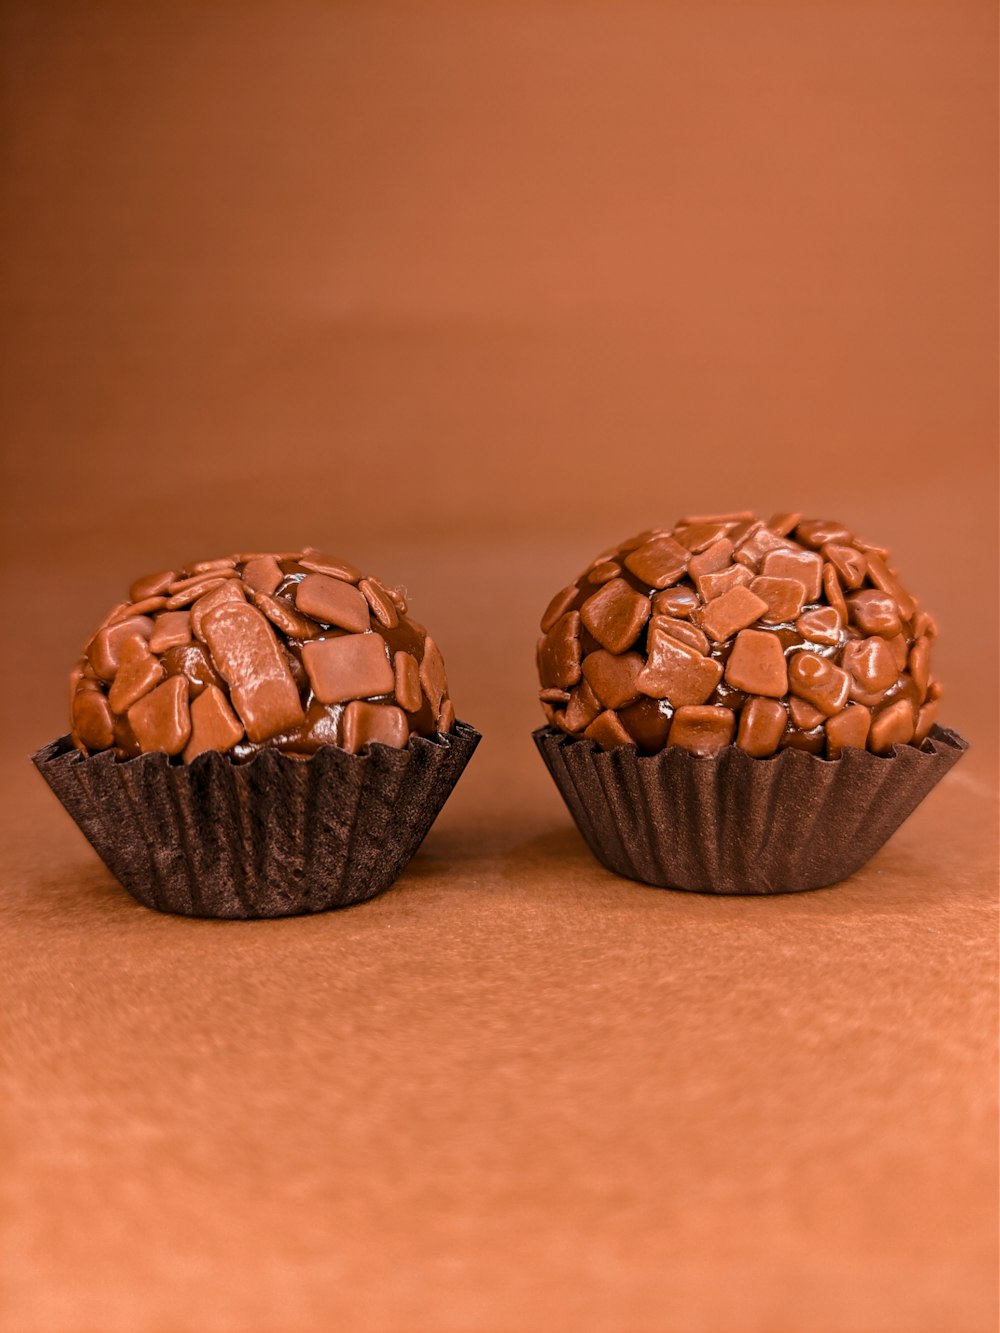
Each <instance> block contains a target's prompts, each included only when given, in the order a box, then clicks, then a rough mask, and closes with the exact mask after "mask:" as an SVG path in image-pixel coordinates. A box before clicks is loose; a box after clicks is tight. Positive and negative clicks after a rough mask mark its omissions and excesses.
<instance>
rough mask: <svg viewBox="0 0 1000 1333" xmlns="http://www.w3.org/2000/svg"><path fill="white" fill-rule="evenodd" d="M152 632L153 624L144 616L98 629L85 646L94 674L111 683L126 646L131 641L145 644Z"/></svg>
mask: <svg viewBox="0 0 1000 1333" xmlns="http://www.w3.org/2000/svg"><path fill="white" fill-rule="evenodd" d="M152 632H153V622H152V620H150V619H148V617H146V616H137V617H135V618H133V619H130V620H122V621H119V623H118V624H117V625H108V626H106V627H105V628H104V629H100V630H98V631H97V633H96V634H95V635H94V637H93V638H92V639H91V641H90V643H89V644H88V645H87V659H88V661H89V662H90V665H91V666H92V667H93V669H94V672H95V674H96V675H97V676H98V677H99V678H100V679H101V680H103V681H105V682H108V681H112V680H114V678H115V673H116V672H117V670H118V664H119V662H120V661H121V656H122V653H123V652H124V650H125V648H126V645H128V644H129V643H131V642H132V641H133V640H136V639H141V640H142V641H143V642H145V641H146V640H147V639H148V638H149V636H150V634H152Z"/></svg>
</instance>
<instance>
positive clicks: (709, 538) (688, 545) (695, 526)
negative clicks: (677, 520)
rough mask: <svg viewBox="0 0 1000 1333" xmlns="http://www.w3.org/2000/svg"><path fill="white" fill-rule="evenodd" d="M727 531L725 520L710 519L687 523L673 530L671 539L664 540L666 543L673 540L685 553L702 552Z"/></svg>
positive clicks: (727, 525) (727, 524)
mask: <svg viewBox="0 0 1000 1333" xmlns="http://www.w3.org/2000/svg"><path fill="white" fill-rule="evenodd" d="M728 531H729V523H728V522H727V521H725V520H723V521H719V520H717V519H710V520H708V521H707V522H705V523H688V524H686V525H684V526H682V527H678V528H676V529H675V531H674V533H673V536H672V538H671V537H667V538H664V540H666V541H670V540H672V539H673V540H675V541H676V542H677V544H678V545H679V546H682V547H684V549H685V550H687V551H693V552H694V551H704V550H705V549H706V548H707V547H709V546H713V545H714V544H715V543H716V542H717V541H718V540H719V539H720V538H721V537H724V536H725V535H726V533H727V532H728Z"/></svg>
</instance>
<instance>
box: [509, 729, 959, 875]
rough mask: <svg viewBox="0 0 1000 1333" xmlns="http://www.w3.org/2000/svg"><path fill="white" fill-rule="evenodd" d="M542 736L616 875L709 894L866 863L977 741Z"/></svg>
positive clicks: (589, 835) (551, 765)
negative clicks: (832, 753) (802, 746)
mask: <svg viewBox="0 0 1000 1333" xmlns="http://www.w3.org/2000/svg"><path fill="white" fill-rule="evenodd" d="M534 740H535V744H536V745H537V746H538V749H539V752H540V754H541V756H542V758H543V760H544V761H545V764H546V766H547V768H548V770H549V772H550V773H551V774H552V777H553V779H554V781H555V783H556V786H557V787H558V788H559V791H560V793H561V794H562V797H563V800H564V801H565V802H566V805H567V806H568V807H569V811H570V813H571V814H572V816H573V818H574V819H575V820H576V823H577V826H578V828H579V829H580V832H581V833H582V834H583V837H584V839H585V840H586V842H587V845H588V846H589V847H590V850H591V851H592V852H593V853H594V855H595V856H596V857H597V859H598V861H600V862H601V864H602V865H604V866H607V868H608V869H609V870H613V871H614V872H615V873H616V874H618V875H625V876H627V877H628V878H629V879H636V880H641V881H643V882H644V883H646V884H655V885H658V886H660V887H663V888H671V889H689V890H692V891H694V892H701V893H745V894H766V893H794V892H796V891H798V890H802V889H820V888H824V887H825V886H827V885H829V884H836V883H838V882H839V881H840V880H843V879H846V878H847V876H848V875H852V874H853V873H854V872H855V871H856V870H859V869H860V868H861V867H862V866H863V865H864V864H865V863H866V862H867V861H869V860H870V859H871V858H872V857H873V856H874V855H875V853H876V852H877V851H878V850H879V848H880V847H882V846H883V844H884V843H886V842H887V841H888V839H889V838H890V837H891V836H892V834H893V833H895V831H896V829H897V828H899V826H900V824H902V823H903V821H904V820H905V819H906V818H907V817H908V816H909V815H910V814H912V812H913V811H914V810H915V809H916V807H917V806H918V805H919V804H920V802H921V801H922V800H923V799H924V797H925V796H926V795H927V793H928V792H929V791H930V790H931V788H932V787H934V786H935V785H936V784H937V783H938V782H940V780H941V779H942V778H943V777H944V775H945V774H946V773H947V772H948V770H949V769H950V768H951V767H952V765H953V764H955V763H956V762H957V761H958V760H959V759H960V758H961V757H962V755H963V754H964V753H965V751H966V750H967V749H968V748H969V747H968V742H967V741H965V740H963V739H962V737H961V736H959V735H958V734H957V732H954V731H948V730H945V729H944V728H942V727H935V728H934V729H933V731H932V732H931V734H930V736H929V737H928V738H927V740H925V741H924V743H923V745H922V746H920V747H919V748H918V747H916V746H912V745H896V746H894V747H893V750H892V753H891V754H890V755H885V756H881V755H875V754H872V753H871V752H869V751H867V750H858V749H845V750H844V752H843V754H842V755H841V757H840V758H839V759H820V758H818V757H817V756H816V755H813V754H808V753H806V752H805V751H803V750H798V749H786V750H782V751H781V752H780V753H779V754H777V755H774V756H773V757H771V758H768V759H753V758H751V756H750V755H748V754H746V753H745V752H744V751H743V750H741V749H739V748H738V747H737V746H728V747H727V748H726V749H724V750H722V751H721V752H720V753H719V754H718V755H716V756H712V757H704V758H703V757H698V756H695V755H692V754H689V753H688V752H687V751H686V750H683V749H680V748H679V747H677V746H668V747H667V748H666V749H665V750H662V751H660V753H659V754H654V755H640V754H639V753H638V752H637V750H636V749H635V747H634V746H623V747H621V748H619V749H616V750H609V751H602V750H600V749H599V748H598V747H597V746H596V745H594V744H593V743H592V742H591V741H588V740H586V739H583V738H577V737H572V736H567V735H566V734H565V733H563V732H560V731H556V730H554V729H553V728H551V727H542V728H540V729H539V730H538V731H536V732H534Z"/></svg>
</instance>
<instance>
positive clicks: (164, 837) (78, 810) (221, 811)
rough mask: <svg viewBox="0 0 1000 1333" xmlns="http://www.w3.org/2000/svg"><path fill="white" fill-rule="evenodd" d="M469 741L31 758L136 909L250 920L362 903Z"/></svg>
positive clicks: (442, 794) (391, 867)
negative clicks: (179, 759) (358, 748)
mask: <svg viewBox="0 0 1000 1333" xmlns="http://www.w3.org/2000/svg"><path fill="white" fill-rule="evenodd" d="M479 741H480V735H479V732H478V731H476V729H475V728H474V727H471V726H469V725H468V724H467V723H465V722H458V723H456V725H455V728H454V730H453V731H452V732H451V733H450V734H448V735H445V736H437V737H436V738H434V739H425V738H424V737H422V736H413V737H411V739H410V742H409V744H408V746H407V747H406V748H405V749H401V750H398V749H392V748H390V747H388V746H384V745H373V746H371V748H370V749H369V751H368V752H367V753H366V754H347V753H346V752H345V751H344V750H341V749H339V748H337V747H335V746H324V747H323V748H322V749H321V750H318V751H317V752H316V754H315V755H313V756H312V757H311V758H310V759H308V760H298V759H293V758H291V757H290V756H288V755H286V754H282V753H280V752H279V751H277V750H264V751H262V752H261V753H260V754H258V755H256V756H255V757H254V758H253V759H252V760H250V761H249V762H248V763H245V764H234V763H232V762H231V761H230V760H229V759H228V758H227V757H225V756H224V755H221V754H218V753H215V752H214V751H213V752H210V753H206V754H203V755H200V756H199V757H198V758H197V759H195V760H194V761H193V762H192V763H190V764H171V763H170V762H169V760H168V759H167V757H166V755H164V754H159V753H156V754H144V755H140V756H138V757H137V758H135V759H129V760H126V761H121V760H116V759H115V757H114V755H113V753H112V752H111V751H105V752H103V753H101V754H96V755H91V756H90V757H89V758H85V757H84V756H83V755H82V754H80V753H79V752H78V751H77V750H76V749H75V748H74V746H73V744H72V742H71V740H70V738H69V737H68V736H63V737H62V738H61V739H60V740H57V741H54V742H52V744H51V745H46V746H44V747H43V748H42V749H41V750H39V751H38V753H37V754H35V755H33V756H32V758H33V761H34V763H35V765H36V767H37V768H38V770H39V772H40V773H41V775H42V777H43V778H44V779H45V781H46V782H47V783H48V784H49V786H50V787H51V788H52V790H53V792H54V793H55V794H56V796H57V797H58V799H59V800H60V802H61V803H62V805H63V806H64V807H65V809H66V810H67V811H68V812H69V813H70V815H71V816H72V817H73V819H74V820H75V821H76V823H77V824H78V825H79V827H80V829H81V830H82V831H83V833H84V834H85V835H86V837H87V839H88V840H89V841H90V843H91V844H92V846H93V847H94V849H95V850H96V852H97V854H98V855H99V856H100V857H101V859H102V860H103V861H104V863H105V865H106V866H107V867H108V869H109V870H110V871H111V873H112V874H113V875H114V876H115V877H116V879H118V880H119V881H120V882H121V883H122V884H123V885H124V886H125V888H126V889H128V891H129V893H131V894H132V896H133V898H136V899H137V900H138V901H139V902H140V903H143V904H144V905H145V906H146V907H153V908H156V909H157V910H158V911H161V912H177V913H180V914H181V915H183V916H198V917H230V918H243V919H247V918H254V917H277V916H294V915H299V914H303V913H311V912H322V911H326V910H327V909H328V908H331V907H346V906H348V905H349V904H351V903H359V902H364V901H365V900H366V899H368V898H373V897H375V895H376V894H378V893H381V892H382V891H383V890H385V889H387V888H389V886H390V885H391V884H392V883H393V882H394V881H395V880H396V879H397V878H398V876H399V875H400V873H401V872H402V870H403V869H404V867H405V866H406V864H407V862H408V861H409V860H410V858H411V857H412V856H413V854H414V852H415V851H416V850H417V848H418V847H419V846H420V844H421V842H422V841H423V840H424V837H425V836H426V834H427V832H428V830H429V829H430V827H431V825H432V824H433V822H434V820H435V818H436V817H437V815H438V813H439V812H440V810H441V808H442V806H443V805H444V803H445V801H447V799H448V797H449V796H450V795H451V792H452V789H453V788H454V786H455V783H456V782H457V781H458V779H459V778H460V777H461V775H462V771H463V770H464V768H465V766H466V764H467V763H468V762H469V760H470V759H471V758H472V755H473V752H474V751H475V749H476V746H477V745H478V744H479Z"/></svg>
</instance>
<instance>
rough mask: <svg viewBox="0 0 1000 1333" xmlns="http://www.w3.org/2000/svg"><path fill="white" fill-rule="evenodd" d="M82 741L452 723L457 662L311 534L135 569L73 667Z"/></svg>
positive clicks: (385, 741)
mask: <svg viewBox="0 0 1000 1333" xmlns="http://www.w3.org/2000/svg"><path fill="white" fill-rule="evenodd" d="M71 714H72V719H71V720H72V737H73V741H74V743H75V744H76V746H77V748H78V749H79V750H80V751H82V752H83V753H84V754H95V753H98V752H101V751H105V750H112V751H113V752H114V754H115V755H116V756H117V757H118V758H120V759H129V758H132V757H134V756H136V755H139V754H147V753H152V752H157V751H159V752H162V753H164V754H167V755H170V756H174V757H176V758H177V759H179V760H182V761H183V762H185V763H190V762H191V761H192V760H194V759H196V758H197V757H198V756H199V755H201V754H204V753H206V752H207V751H213V750H214V751H219V752H222V753H224V754H227V755H228V756H230V757H231V758H232V759H233V760H235V761H237V762H242V761H246V760H249V759H251V758H252V757H253V756H254V755H255V754H257V753H258V752H260V751H261V750H264V749H271V750H280V751H283V752H284V753H286V754H289V755H293V756H298V757H308V756H310V755H313V754H315V753H316V752H317V751H318V750H319V749H320V748H321V747H322V746H325V745H335V746H338V747H340V748H341V749H344V750H347V751H349V752H350V753H352V754H354V753H357V752H359V751H361V750H363V749H364V748H365V747H366V746H367V745H369V744H371V743H373V742H375V743H378V744H381V745H388V746H392V747H395V748H397V749H399V748H403V747H405V746H406V745H407V744H408V742H409V739H410V737H411V736H413V735H416V736H424V737H433V736H436V735H441V734H447V733H449V732H450V731H451V730H452V727H453V726H454V722H455V710H454V708H453V707H452V704H451V700H450V698H449V696H448V684H447V679H446V676H445V668H444V661H443V659H442V657H441V652H440V650H439V649H438V647H437V644H436V643H435V642H434V640H433V639H432V638H431V637H430V636H429V635H428V634H427V631H426V630H425V629H424V628H423V627H422V626H421V625H418V624H417V623H416V622H415V621H413V620H411V619H410V618H409V617H408V615H407V605H406V600H405V598H404V596H403V594H402V592H400V591H399V590H398V589H396V588H387V587H386V586H385V585H384V584H383V583H381V582H380V581H379V580H378V579H376V578H372V577H364V576H363V575H362V574H361V571H360V570H359V569H357V568H355V566H354V565H352V564H351V563H350V562H349V561H346V560H342V559H340V558H338V557H336V556H331V555H326V554H324V553H323V552H322V551H318V550H316V549H314V548H312V547H307V548H306V549H305V550H303V551H280V552H251V553H246V554H242V555H235V556H226V557H223V558H221V559H218V560H200V561H195V562H193V563H190V564H187V565H185V566H183V567H178V568H175V569H168V570H163V571H161V572H159V573H155V574H147V575H144V576H143V577H141V578H139V579H136V580H135V581H134V582H133V583H132V585H131V588H130V590H129V600H128V601H124V602H122V603H120V604H119V605H118V606H116V607H115V608H114V609H113V610H112V611H111V612H110V613H109V614H108V616H106V617H105V619H104V621H103V623H102V624H101V626H100V628H99V629H98V630H97V632H96V634H95V635H94V636H93V638H92V639H91V640H90V642H89V643H88V644H87V647H86V650H85V652H84V655H83V657H82V658H81V659H80V662H79V663H78V665H77V667H76V669H75V670H74V672H73V677H72V708H71Z"/></svg>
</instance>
